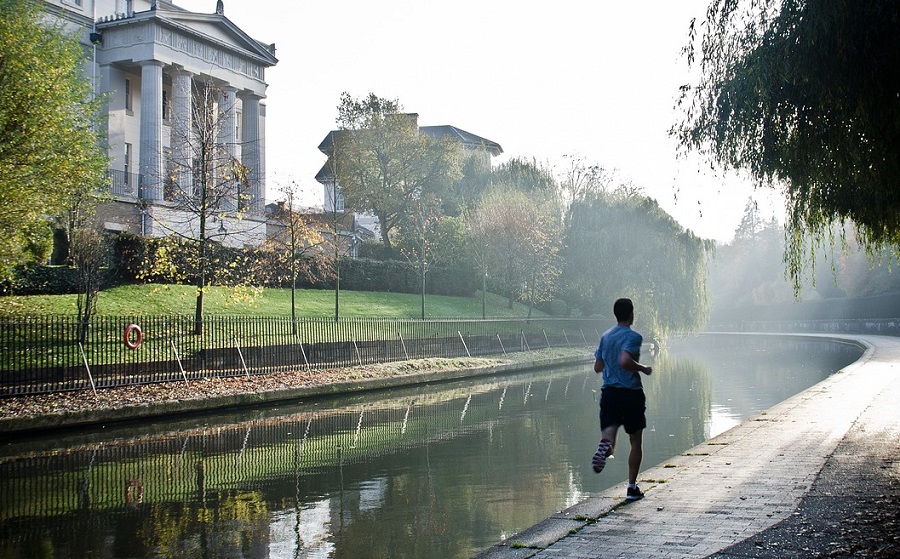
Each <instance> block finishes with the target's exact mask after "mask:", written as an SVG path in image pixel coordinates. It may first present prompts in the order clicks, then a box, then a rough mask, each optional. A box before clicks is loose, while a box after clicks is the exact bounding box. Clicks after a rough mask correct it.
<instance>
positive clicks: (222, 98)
mask: <svg viewBox="0 0 900 559" xmlns="http://www.w3.org/2000/svg"><path fill="white" fill-rule="evenodd" d="M236 105H237V90H236V89H235V88H233V87H230V86H224V87H222V89H221V92H220V93H219V142H220V143H221V144H222V146H223V147H224V148H225V153H227V154H228V155H229V157H231V158H234V157H235V144H237V138H236V137H235V129H234V127H235V109H236ZM223 163H224V162H223ZM228 164H229V165H230V162H229V163H228ZM237 195H238V185H237V184H235V185H233V196H230V197H229V198H230V200H228V202H227V204H228V208H227V209H237V207H238V203H237V202H238V200H237ZM223 209H225V208H223Z"/></svg>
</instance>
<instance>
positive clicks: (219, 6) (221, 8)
mask: <svg viewBox="0 0 900 559" xmlns="http://www.w3.org/2000/svg"><path fill="white" fill-rule="evenodd" d="M216 13H217V14H218V15H220V16H224V15H225V3H224V2H222V0H218V2H216Z"/></svg>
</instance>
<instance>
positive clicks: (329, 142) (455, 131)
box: [319, 124, 503, 173]
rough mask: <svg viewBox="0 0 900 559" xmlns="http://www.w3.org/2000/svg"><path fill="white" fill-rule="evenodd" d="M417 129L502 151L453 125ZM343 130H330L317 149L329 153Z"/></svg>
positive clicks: (479, 146)
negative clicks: (335, 139) (336, 137)
mask: <svg viewBox="0 0 900 559" xmlns="http://www.w3.org/2000/svg"><path fill="white" fill-rule="evenodd" d="M419 130H420V131H421V132H422V133H423V134H427V135H428V136H429V137H431V138H434V139H441V138H446V137H450V138H453V139H455V140H457V141H458V142H459V143H461V144H462V145H463V146H465V147H468V148H481V149H484V150H485V151H487V152H489V153H490V154H491V155H493V156H495V157H496V156H498V155H500V154H501V153H503V148H502V147H500V144H498V143H497V142H494V141H492V140H488V139H487V138H482V137H481V136H478V135H477V134H472V133H471V132H466V131H465V130H463V129H461V128H457V127H455V126H450V125H447V124H445V125H442V126H420V127H419ZM344 132H347V130H332V131H331V132H329V133H328V135H327V136H325V139H323V140H322V142H321V143H320V144H319V151H321V152H322V153H324V154H325V155H331V152H332V150H333V149H334V138H335V136H336V135H338V134H342V133H344ZM323 171H324V169H323ZM320 173H321V171H320Z"/></svg>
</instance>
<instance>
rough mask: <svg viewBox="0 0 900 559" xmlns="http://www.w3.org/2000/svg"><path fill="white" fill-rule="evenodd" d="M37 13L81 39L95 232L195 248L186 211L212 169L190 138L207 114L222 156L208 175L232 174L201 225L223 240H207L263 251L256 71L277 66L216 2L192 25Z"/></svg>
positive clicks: (102, 12)
mask: <svg viewBox="0 0 900 559" xmlns="http://www.w3.org/2000/svg"><path fill="white" fill-rule="evenodd" d="M45 4H46V7H47V12H48V14H49V15H50V16H51V17H53V18H54V19H56V20H57V21H61V22H63V24H64V25H65V26H67V27H69V28H71V29H74V30H77V31H78V33H80V35H81V36H82V43H83V45H84V46H85V49H86V50H87V51H88V53H89V58H90V62H89V63H88V65H87V68H86V69H85V71H86V73H88V74H89V75H90V77H91V78H92V80H93V82H94V88H95V92H96V93H97V94H98V95H103V96H104V98H105V100H106V117H107V118H106V119H105V121H104V125H105V126H106V137H107V148H108V150H109V159H110V169H109V177H110V190H109V193H110V200H109V201H108V202H106V203H104V204H103V205H102V206H101V208H100V209H99V210H98V214H99V217H100V220H101V222H102V223H103V225H104V227H105V229H107V230H109V231H119V232H129V233H133V234H140V235H145V236H157V237H158V236H165V235H168V234H172V233H176V234H183V235H187V236H191V237H195V238H196V235H198V234H199V233H198V231H197V228H198V227H199V223H198V221H199V219H198V217H197V212H196V210H194V211H192V210H191V209H190V208H191V207H196V202H197V200H194V199H193V198H197V197H199V194H198V192H199V189H200V183H201V180H203V179H201V177H204V176H207V175H208V173H207V171H209V169H207V168H205V167H208V166H209V162H208V160H209V159H212V158H211V157H209V151H208V150H209V148H208V147H207V146H206V144H205V143H204V142H203V140H202V139H201V138H200V136H202V135H203V134H207V135H208V134H209V133H210V130H203V131H200V128H201V127H202V126H204V124H203V122H201V121H202V120H203V115H204V114H206V115H214V117H215V124H214V126H215V128H214V133H215V135H216V138H215V146H214V147H215V149H216V150H219V151H221V153H222V154H224V157H220V156H217V157H218V158H219V159H220V160H221V161H220V162H219V163H218V164H217V165H218V167H217V170H215V171H214V172H215V173H218V174H219V175H222V173H221V169H225V168H227V169H230V170H231V172H230V174H229V175H228V176H227V177H226V178H224V179H222V180H223V181H226V182H231V183H233V188H231V189H225V190H221V191H220V194H222V193H224V195H220V196H218V197H217V198H216V199H215V200H212V201H209V203H211V204H213V205H212V206H210V208H209V213H208V215H209V216H210V217H211V219H212V220H213V221H214V222H215V224H214V226H215V230H216V231H218V232H220V233H222V234H221V235H220V236H219V238H218V239H217V240H220V241H221V242H223V244H226V245H230V246H247V245H254V246H255V245H259V244H261V243H262V242H263V241H264V240H265V236H266V227H265V192H266V191H265V171H266V165H265V161H266V159H265V116H266V107H265V103H264V100H265V98H266V87H267V85H266V81H265V71H266V69H267V68H269V67H272V66H274V65H275V64H276V63H277V62H278V61H277V59H276V58H275V46H274V45H271V44H265V43H262V42H259V41H257V40H255V39H253V38H251V37H249V36H248V35H247V34H246V33H244V32H243V31H242V30H241V29H240V28H239V27H237V26H236V25H235V24H234V23H232V22H231V21H230V20H229V19H228V18H227V17H226V16H225V8H224V2H223V1H222V0H219V1H218V2H215V0H210V10H211V12H210V13H202V14H201V13H192V12H189V11H187V10H184V9H182V8H180V7H178V6H177V5H176V3H174V2H171V1H164V0H45ZM198 109H201V110H198ZM202 109H206V111H205V112H204V110H202ZM204 154H205V155H204ZM203 184H206V183H205V182H204V183H203ZM185 193H187V194H185ZM204 215H207V214H204ZM211 225H212V224H209V223H207V224H206V227H207V230H209V228H210V226H211ZM226 232H227V233H228V234H225V233H226Z"/></svg>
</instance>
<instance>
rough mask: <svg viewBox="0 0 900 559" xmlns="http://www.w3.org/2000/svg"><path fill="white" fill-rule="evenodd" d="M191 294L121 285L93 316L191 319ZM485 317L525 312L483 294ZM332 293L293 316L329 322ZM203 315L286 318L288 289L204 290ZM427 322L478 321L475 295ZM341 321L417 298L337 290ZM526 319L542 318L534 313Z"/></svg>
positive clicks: (19, 304)
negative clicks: (179, 316) (176, 317)
mask: <svg viewBox="0 0 900 559" xmlns="http://www.w3.org/2000/svg"><path fill="white" fill-rule="evenodd" d="M195 296H196V289H195V288H193V287H191V286H186V285H154V284H148V285H127V286H120V287H114V288H112V289H108V290H104V291H101V292H100V296H99V298H98V302H97V314H99V315H106V316H128V315H145V316H160V315H163V316H164V315H192V314H193V313H194V305H195V304H196V298H195ZM486 299H487V312H486V315H487V317H488V318H509V317H525V316H527V315H528V307H527V306H525V305H521V304H518V303H516V304H515V305H514V306H513V308H512V309H509V308H508V306H507V305H508V302H507V299H506V298H504V297H500V296H498V295H495V294H492V293H488V294H487V298H486ZM334 300H335V296H334V291H331V290H321V289H301V290H298V291H297V292H296V308H297V316H298V317H333V316H334ZM76 301H77V296H76V295H30V296H16V297H3V298H0V316H34V315H47V314H56V315H60V314H61V315H71V314H74V313H75V312H76V308H77V307H76ZM203 310H204V313H205V314H207V315H231V316H290V315H291V292H290V290H289V289H268V288H265V289H260V290H247V289H240V288H238V289H234V288H225V287H210V288H207V291H206V295H205V296H204V298H203ZM425 314H426V317H427V318H481V293H480V292H479V293H478V294H477V295H476V296H474V297H446V296H441V295H428V296H427V297H426V298H425ZM340 315H341V316H342V317H379V318H382V317H383V318H419V317H420V316H421V296H419V295H414V294H408V293H384V292H369V291H341V292H340ZM532 316H535V317H543V316H546V315H545V313H542V312H540V311H538V310H537V309H535V310H534V311H533V313H532Z"/></svg>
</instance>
